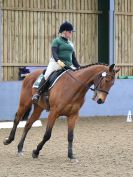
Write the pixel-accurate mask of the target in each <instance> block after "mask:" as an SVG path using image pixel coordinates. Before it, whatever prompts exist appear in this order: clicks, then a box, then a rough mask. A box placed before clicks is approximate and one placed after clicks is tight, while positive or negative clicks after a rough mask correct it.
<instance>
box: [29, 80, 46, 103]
mask: <svg viewBox="0 0 133 177" xmlns="http://www.w3.org/2000/svg"><path fill="white" fill-rule="evenodd" d="M45 84H46V80H45V78H42V80H41V82H40V84H39V88H38V90H37V93H35V94H34V95H33V97H32V101H33V102H34V103H37V102H38V100H39V98H40V96H41V94H42V93H43V92H44V90H45Z"/></svg>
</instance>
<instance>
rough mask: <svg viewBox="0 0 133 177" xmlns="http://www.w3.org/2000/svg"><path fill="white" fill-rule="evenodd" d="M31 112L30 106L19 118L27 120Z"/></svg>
mask: <svg viewBox="0 0 133 177" xmlns="http://www.w3.org/2000/svg"><path fill="white" fill-rule="evenodd" d="M30 112H31V107H30V108H29V109H28V110H27V111H26V112H25V114H24V115H23V117H22V119H21V120H27V119H28V117H29V114H30Z"/></svg>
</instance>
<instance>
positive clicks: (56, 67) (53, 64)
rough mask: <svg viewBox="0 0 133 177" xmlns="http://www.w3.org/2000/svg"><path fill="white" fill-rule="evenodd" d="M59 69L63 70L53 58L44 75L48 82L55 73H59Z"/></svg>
mask: <svg viewBox="0 0 133 177" xmlns="http://www.w3.org/2000/svg"><path fill="white" fill-rule="evenodd" d="M59 69H61V66H60V65H59V64H58V63H57V62H56V61H55V60H54V59H53V58H51V59H50V61H49V64H48V67H47V69H46V72H45V75H44V77H45V79H46V80H47V79H48V77H49V76H50V74H51V73H52V72H53V71H57V70H59Z"/></svg>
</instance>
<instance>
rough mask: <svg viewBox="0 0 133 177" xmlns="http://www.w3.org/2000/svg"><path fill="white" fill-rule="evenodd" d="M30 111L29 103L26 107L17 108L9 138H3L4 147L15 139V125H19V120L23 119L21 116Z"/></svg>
mask: <svg viewBox="0 0 133 177" xmlns="http://www.w3.org/2000/svg"><path fill="white" fill-rule="evenodd" d="M30 109H31V102H29V104H27V105H25V106H24V105H23V104H22V105H20V106H19V109H18V111H17V113H16V115H15V119H14V122H13V128H12V129H11V132H10V134H9V137H8V138H5V140H4V141H3V143H4V145H8V144H10V143H11V142H12V141H13V140H14V138H15V133H16V129H17V125H18V124H19V122H20V120H21V119H22V118H23V116H24V115H25V114H26V113H27V112H29V111H30Z"/></svg>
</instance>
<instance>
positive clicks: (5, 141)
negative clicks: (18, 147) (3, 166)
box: [3, 138, 12, 145]
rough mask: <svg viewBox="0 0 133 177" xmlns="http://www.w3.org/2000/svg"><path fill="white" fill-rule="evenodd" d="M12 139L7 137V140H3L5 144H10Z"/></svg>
mask: <svg viewBox="0 0 133 177" xmlns="http://www.w3.org/2000/svg"><path fill="white" fill-rule="evenodd" d="M11 142H12V141H11V140H9V138H5V140H4V141H3V144H4V145H8V144H10V143H11Z"/></svg>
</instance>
